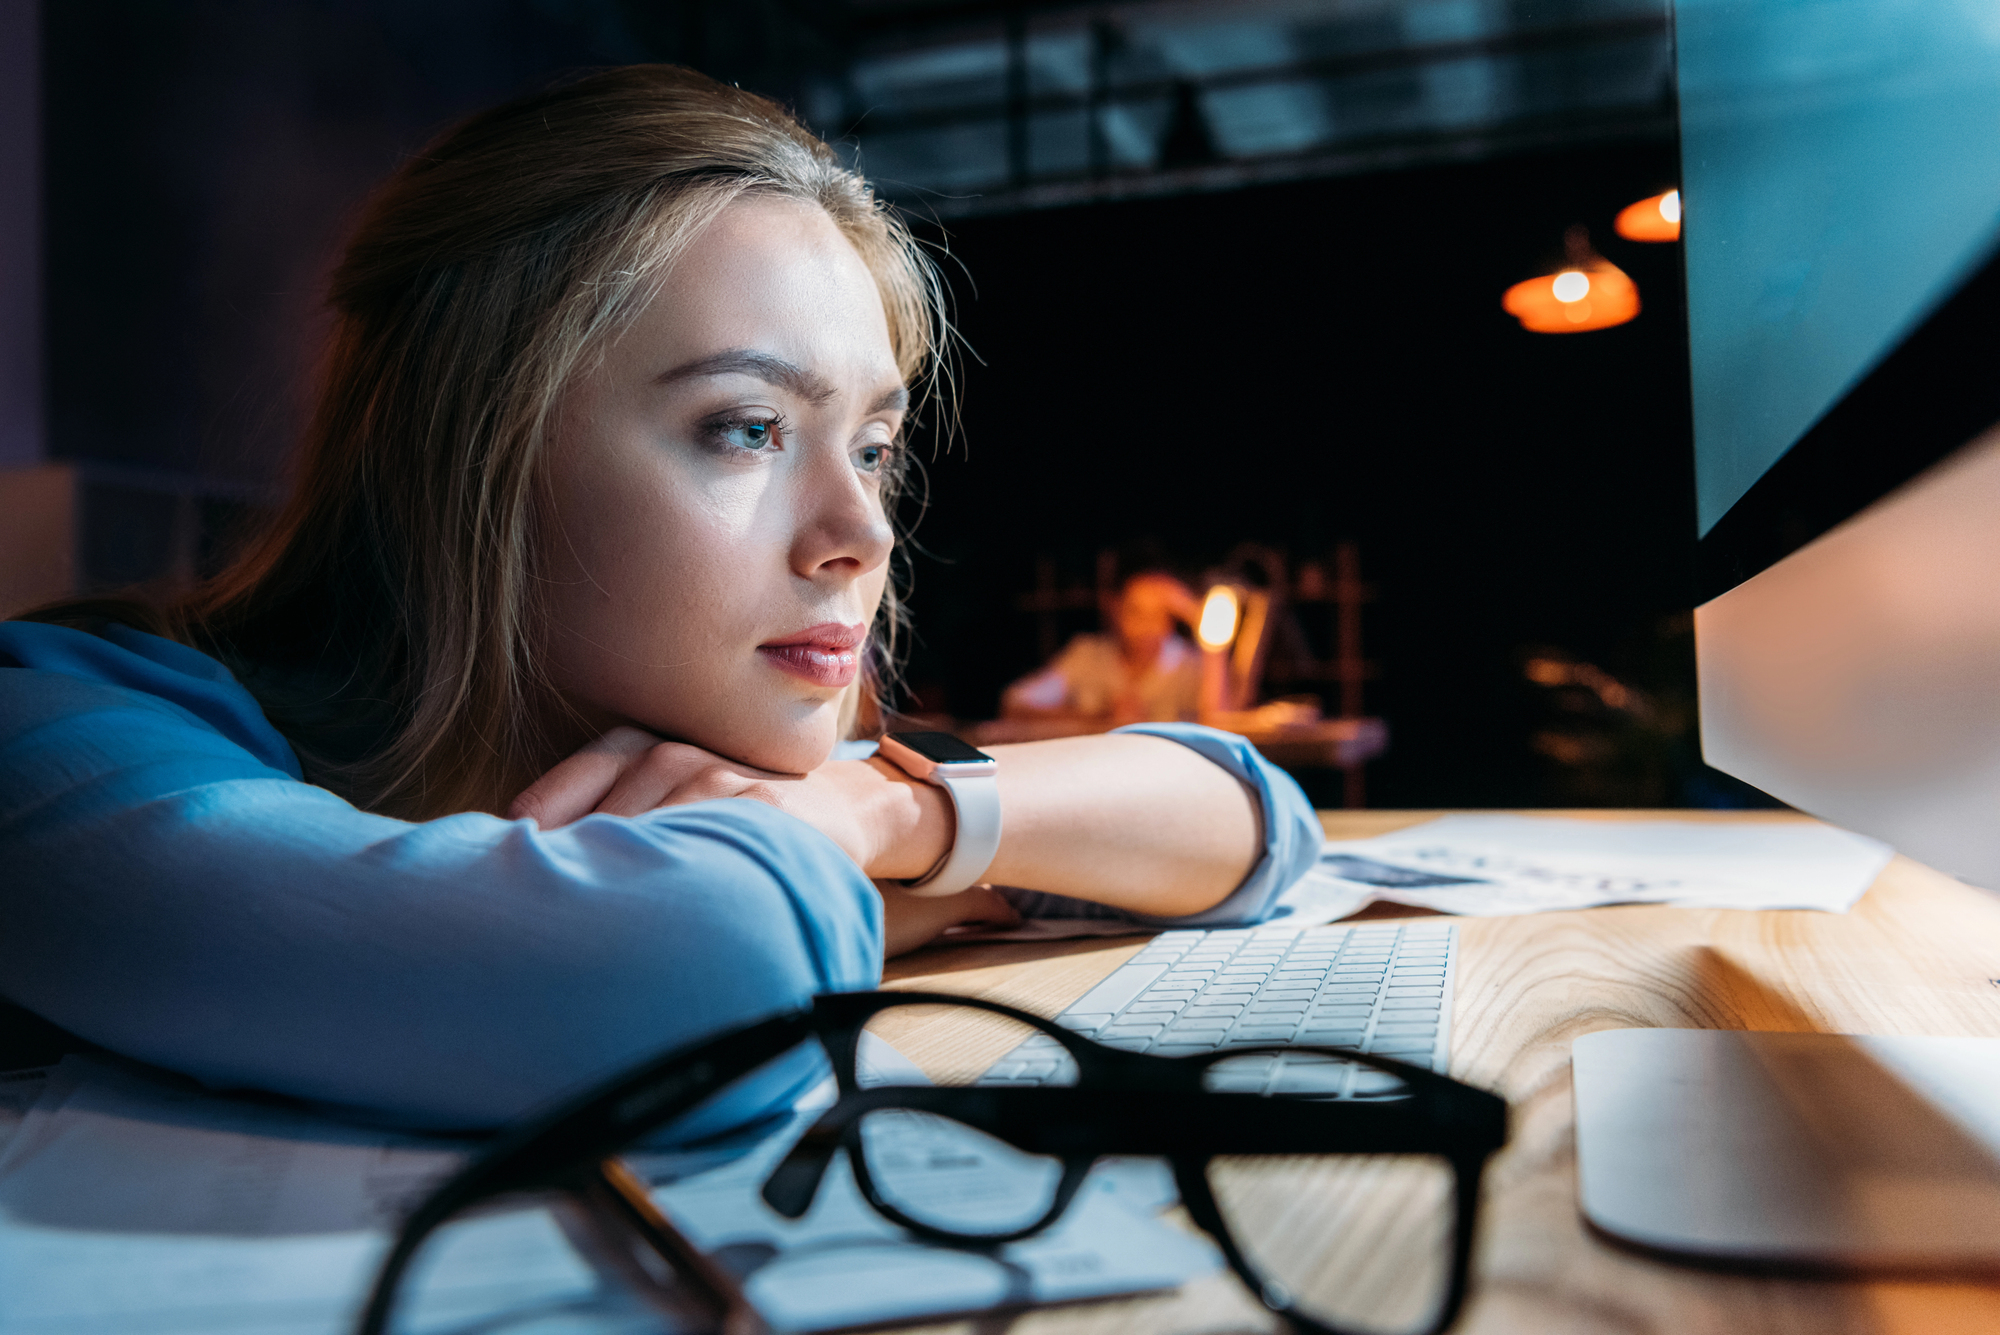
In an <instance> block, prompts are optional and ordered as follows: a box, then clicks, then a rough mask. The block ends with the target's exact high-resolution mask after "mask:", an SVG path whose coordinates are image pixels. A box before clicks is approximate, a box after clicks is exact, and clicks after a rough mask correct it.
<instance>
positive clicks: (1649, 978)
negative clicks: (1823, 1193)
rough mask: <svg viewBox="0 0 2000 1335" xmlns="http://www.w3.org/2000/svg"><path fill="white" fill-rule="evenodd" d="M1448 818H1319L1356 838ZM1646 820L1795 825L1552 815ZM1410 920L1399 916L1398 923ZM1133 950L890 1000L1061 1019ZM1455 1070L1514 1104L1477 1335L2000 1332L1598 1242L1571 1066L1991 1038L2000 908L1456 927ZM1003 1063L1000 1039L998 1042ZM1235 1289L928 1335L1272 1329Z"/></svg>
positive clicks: (1467, 1323)
mask: <svg viewBox="0 0 2000 1335" xmlns="http://www.w3.org/2000/svg"><path fill="white" fill-rule="evenodd" d="M1440 814H1443V813H1439V812H1381V811H1357V812H1323V813H1321V821H1322V822H1323V823H1324V824H1325V826H1326V828H1327V833H1328V834H1329V835H1330V836H1332V837H1334V838H1344V839H1352V838H1364V837H1367V836H1369V835H1374V834H1383V833H1387V832H1388V831H1391V830H1395V829H1400V828H1403V827H1404V826H1407V825H1411V824H1414V823H1416V822H1418V821H1421V820H1425V819H1429V818H1430V817H1432V816H1434V815H1440ZM1532 814H1543V815H1567V816H1586V817H1599V818H1604V819H1632V818H1635V817H1644V816H1648V815H1650V816H1653V817H1657V818H1661V819H1669V818H1671V819H1707V820H1739V821H1746V820H1747V821H1760V820H1778V821H1785V820H1804V819H1806V818H1805V817H1801V816H1793V815H1788V814H1781V813H1695V812H1679V811H1676V812H1654V813H1642V812H1631V811H1618V812H1543V813H1532ZM1396 912H1403V911H1401V910H1397V911H1396ZM1141 944H1142V939H1141V938H1137V937H1129V938H1115V939H1110V940H1106V939H1103V938H1099V939H1096V940H1087V941H1066V942H1056V943H1046V944H1034V945H1021V944H1000V945H987V946H951V947H939V948H932V949H929V950H925V951H921V952H918V953H916V954H913V955H909V956H905V957H903V958H901V959H898V960H893V961H891V962H890V967H889V969H888V982H887V984H886V985H887V986H890V987H902V988H920V989H924V990H931V991H939V992H951V993H955V994H960V995H976V996H983V997H991V998H993V999H995V1000H999V1001H1005V1002H1009V1003H1011V1004H1013V1005H1016V1006H1020V1007H1022V1008H1024V1009H1027V1010H1032V1011H1036V1012H1039V1013H1041V1014H1045V1015H1054V1014H1056V1013H1057V1012H1059V1011H1060V1010H1061V1009H1062V1008H1063V1007H1064V1006H1065V1005H1067V1004H1068V1003H1069V1002H1070V1001H1072V1000H1074V999H1075V998H1077V997H1079V996H1081V995H1082V994H1083V993H1084V992H1085V991H1087V990H1088V989H1089V988H1090V986H1091V985H1092V984H1093V983H1095V982H1097V981H1098V980H1099V979H1100V978H1102V977H1104V975H1106V974H1107V973H1109V972H1110V971H1111V970H1112V969H1114V968H1116V967H1117V966H1118V965H1119V964H1120V963H1121V962H1123V961H1124V960H1125V959H1126V958H1128V957H1129V956H1130V955H1132V954H1133V953H1134V952H1135V951H1137V950H1138V949H1139V947H1140V945H1141ZM1456 995H1457V1000H1456V1006H1455V1009H1454V1012H1453V1019H1452V1045H1451V1046H1452V1070H1451V1074H1452V1075H1454V1076H1456V1077H1457V1078H1459V1079H1461V1080H1465V1081H1468V1082H1470V1083H1472V1084H1476V1085H1480V1086H1483V1087H1485V1088H1488V1089H1492V1090H1494V1091H1496V1092H1498V1093H1500V1094H1503V1095H1505V1096H1506V1098H1507V1100H1508V1102H1509V1103H1510V1104H1511V1105H1512V1109H1513V1113H1512V1142H1511V1143H1510V1144H1509V1146H1508V1147H1507V1149H1506V1150H1504V1151H1503V1152H1502V1153H1501V1154H1500V1155H1499V1156H1498V1157H1497V1158H1496V1159H1495V1160H1494V1161H1493V1164H1492V1166H1491V1168H1490V1169H1489V1170H1488V1172H1487V1177H1486V1194H1485V1201H1484V1208H1483V1212H1482V1215H1483V1217H1482V1221H1481V1226H1480V1238H1479V1245H1478V1253H1477V1259H1476V1269H1475V1280H1474V1283H1475V1296H1474V1298H1473V1301H1472V1304H1471V1306H1470V1307H1469V1308H1468V1309H1467V1312H1466V1314H1465V1316H1464V1318H1463V1319H1462V1320H1461V1321H1460V1323H1459V1325H1458V1327H1457V1328H1456V1329H1457V1330H1458V1331H1461V1332H1465V1333H1466V1335H1475V1333H1476V1335H1499V1333H1500V1332H1508V1333H1510V1335H1512V1333H1520V1335H1568V1333H1569V1332H1578V1333H1582V1332H1618V1333H1621V1335H1622V1333H1624V1332H1661V1333H1662V1335H1665V1333H1667V1332H1674V1333H1676V1335H1680V1333H1686V1335H1711V1333H1712V1335H1743V1333H1746V1332H1773V1333H1774V1335H1794V1333H1796V1335H1847V1333H1849V1332H1855V1333H1859V1332H1899V1333H1900V1332H1908V1333H1909V1335H1960V1333H1961V1332H1963V1333H1964V1335H1972V1333H1973V1332H1980V1333H1981V1335H1995V1333H2000V1283H1990V1282H1976V1283H1975V1282H1946V1281H1897V1282H1881V1281H1878V1282H1862V1281H1858V1280H1857V1281H1842V1280H1828V1279H1811V1278H1797V1277H1783V1276H1772V1275H1759V1274H1741V1273H1727V1272H1720V1271H1716V1270H1709V1269H1700V1268H1696V1267H1692V1266H1683V1265H1677V1264H1670V1263H1667V1262H1663V1261H1659V1260H1655V1259H1652V1258H1649V1257H1644V1256H1640V1255H1636V1254H1633V1253H1630V1252H1627V1251H1625V1250H1622V1249H1620V1248H1619V1247H1617V1246H1615V1245H1614V1244H1612V1243H1610V1242H1607V1241H1605V1240H1603V1239H1601V1238H1599V1237H1597V1236H1595V1235H1594V1234H1592V1233H1590V1232H1589V1231H1588V1230H1587V1229H1586V1227H1585V1226H1584V1224H1583V1223H1582V1221H1581V1219H1580V1218H1579V1216H1578V1213H1577V1208H1576V1152H1575V1128H1574V1123H1573V1107H1572V1100H1571V1091H1570V1065H1569V1049H1570V1044H1571V1043H1572V1042H1573V1041H1574V1040H1575V1039H1576V1038H1577V1036H1578V1035H1580V1034H1587V1033H1590V1032H1592V1031H1595V1030H1599V1029H1619V1028H1633V1027H1675V1028H1710V1029H1757V1030H1793V1031H1814V1032H1823V1033H1848V1034H1938V1035H1978V1036H1989V1037H2000V896H1994V895H1991V894H1988V893H1986V892H1984V891H1981V890H1976V889H1973V888H1971V887H1969V886H1966V885H1963V884H1961V883H1960V882H1958V881H1955V880H1952V879H1951V878H1949V877H1946V876H1943V875H1941V874H1939V873H1937V872H1934V871H1931V870H1929V869H1928V868H1925V867H1922V866H1920V865H1918V864H1916V863H1914V862H1911V861H1909V860H1908V859H1904V858H1898V859H1896V861H1894V862H1893V863H1891V864H1890V865H1889V867H1888V868H1887V869H1886V870H1885V871H1884V872H1883V873H1882V876H1881V877H1880V878H1879V879H1878V880H1877V881H1876V883H1875V885H1874V886H1873V888H1871V889H1870V890H1869V892H1868V894H1867V895H1866V896H1865V897H1864V898H1863V899H1862V901H1861V903H1860V904H1859V905H1858V906H1856V908H1855V909H1854V910H1853V911H1852V912H1850V913H1845V914H1830V913H1818V912H1810V911H1772V912H1757V913H1752V912H1740V911H1734V910H1721V909H1671V908H1653V907H1639V906H1633V907H1621V908H1601V909H1589V910H1585V911H1583V912H1576V913H1550V914H1538V915H1533V916H1528V917H1517V918H1468V919H1463V920H1461V923H1460V954H1459V963H1458V974H1457V993H1456ZM895 1041H896V1043H897V1044H898V1046H900V1047H902V1048H903V1049H904V1050H905V1051H907V1052H908V1053H909V1055H910V1056H911V1057H912V1058H913V1059H914V1060H916V1061H917V1062H919V1063H920V1064H923V1065H925V1066H926V1067H927V1068H928V1069H933V1070H940V1071H942V1070H944V1069H946V1068H950V1067H964V1066H968V1065H972V1064H976V1063H977V1061H978V1060H979V1059H980V1058H981V1057H982V1056H983V1055H984V1054H983V1052H982V1051H979V1049H980V1048H981V1047H983V1046H984V1045H982V1044H981V1043H980V1042H979V1041H978V1039H977V1037H976V1036H973V1035H968V1034H965V1033H962V1032H957V1031H954V1030H952V1029H951V1028H949V1027H948V1026H945V1025H942V1024H931V1025H924V1024H918V1025H914V1026H912V1027H910V1029H908V1030H907V1031H906V1032H904V1033H901V1034H899V1035H897V1036H896V1037H895ZM989 1041H990V1040H989ZM1275 1328H1276V1327H1275V1323H1273V1322H1272V1321H1271V1320H1270V1319H1269V1318H1268V1316H1266V1315H1265V1314H1264V1313H1263V1312H1262V1310H1261V1309H1260V1308H1258V1307H1256V1306H1255V1305H1254V1304H1253V1303H1252V1302H1251V1301H1250V1300H1249V1298H1248V1297H1247V1295H1245V1294H1244V1293H1243V1292H1242V1291H1241V1289H1240V1287H1239V1286H1237V1284H1236V1283H1235V1281H1234V1280H1233V1279H1231V1278H1228V1277H1225V1276H1216V1277H1213V1278H1210V1279H1206V1280H1202V1281H1199V1282H1197V1283H1194V1284H1190V1285H1188V1286H1187V1287H1186V1288H1184V1289H1182V1290H1181V1291H1180V1292H1179V1293H1178V1294H1175V1295H1170V1296H1162V1297H1155V1298H1145V1299H1133V1300H1127V1301H1120V1302H1106V1303H1096V1304H1086V1305H1079V1306H1074V1307H1067V1308H1056V1309H1044V1310H1039V1311H1034V1312H1026V1313H1019V1314H1011V1315H995V1316H990V1317H984V1318H979V1319H975V1320H971V1321H963V1322H956V1323H950V1324H946V1325H942V1326H930V1327H925V1328H924V1329H925V1330H926V1331H934V1332H946V1331H949V1332H952V1333H953V1335H997V1332H1001V1331H1007V1332H1017V1333H1018V1335H1113V1333H1114V1332H1115V1333H1118V1335H1128V1333H1129V1335H1140V1333H1144V1335H1156V1333H1157V1335H1180V1333H1181V1332H1189V1333H1192V1332H1204V1333H1219V1332H1234V1331H1262V1330H1271V1329H1275Z"/></svg>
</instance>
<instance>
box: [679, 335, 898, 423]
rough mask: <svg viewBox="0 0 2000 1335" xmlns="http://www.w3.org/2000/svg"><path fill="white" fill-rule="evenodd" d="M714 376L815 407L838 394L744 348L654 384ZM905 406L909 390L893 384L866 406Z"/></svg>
mask: <svg viewBox="0 0 2000 1335" xmlns="http://www.w3.org/2000/svg"><path fill="white" fill-rule="evenodd" d="M715 375H747V376H749V377H751V378H752V379H755V380H761V381H763V382H764V383H765V384H767V385H776V386H777V387H778V388H779V389H782V390H786V391H789V392H790V393H793V394H796V395H798V396H799V397H800V398H802V399H804V400H806V402H808V403H815V404H818V403H825V402H826V401H827V400H828V399H831V398H832V397H833V396H834V395H836V394H838V393H839V392H840V390H839V389H838V388H837V387H836V386H834V385H832V384H830V383H828V382H827V381H826V379H825V378H824V377H821V376H818V375H815V374H814V373H813V372H811V371H808V370H807V369H806V368H805V367H803V366H800V365H798V364H797V363H795V362H788V361H786V360H785V359H784V358H783V357H775V356H772V355H771V354H770V353H768V352H753V351H751V350H750V349H748V348H732V349H730V350H729V351H727V352H718V353H716V354H715V355H714V356H711V357H703V358H700V359H699V360H696V361H691V362H686V363H683V364H682V365H680V366H676V367H675V368H674V369H673V370H671V371H666V372H663V373H662V374H661V375H660V376H659V378H658V380H657V381H656V383H658V384H662V385H670V384H673V383H674V382H675V381H679V380H695V379H700V378H701V377H704V376H715ZM909 403H910V391H909V389H908V388H907V387H906V386H903V385H897V386H896V387H895V388H894V389H891V390H888V391H886V392H884V393H883V394H882V395H881V396H880V397H878V398H877V399H876V400H875V402H874V403H872V404H870V405H869V407H868V411H869V412H871V413H880V412H888V411H890V410H891V409H902V408H907V407H908V406H909Z"/></svg>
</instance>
